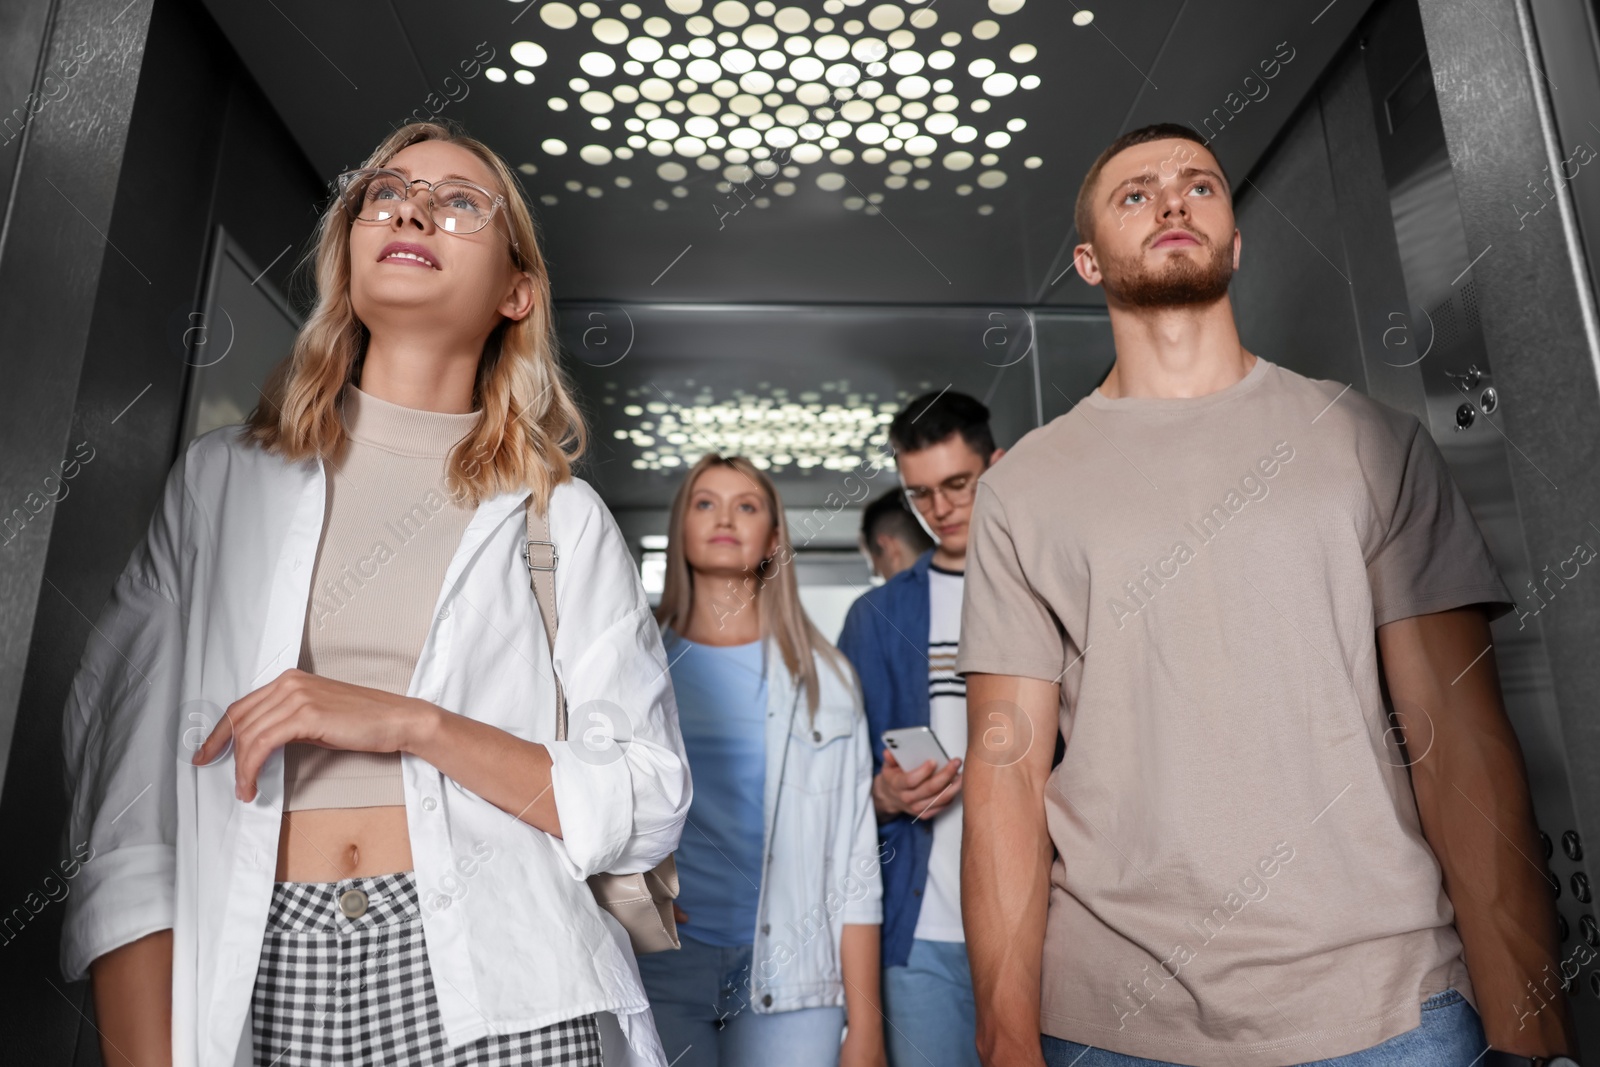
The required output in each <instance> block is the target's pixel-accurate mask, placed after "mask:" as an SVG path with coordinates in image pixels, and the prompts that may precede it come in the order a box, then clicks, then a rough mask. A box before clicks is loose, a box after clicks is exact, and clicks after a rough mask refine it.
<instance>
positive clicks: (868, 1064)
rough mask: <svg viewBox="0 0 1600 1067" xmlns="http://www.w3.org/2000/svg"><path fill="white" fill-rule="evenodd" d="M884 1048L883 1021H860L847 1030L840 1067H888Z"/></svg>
mask: <svg viewBox="0 0 1600 1067" xmlns="http://www.w3.org/2000/svg"><path fill="white" fill-rule="evenodd" d="M888 1063H889V1060H888V1056H887V1054H886V1053H885V1052H884V1047H883V1020H882V1019H860V1020H856V1021H853V1022H851V1024H850V1025H849V1026H847V1027H846V1028H845V1032H844V1044H843V1045H841V1046H840V1048H839V1067H888Z"/></svg>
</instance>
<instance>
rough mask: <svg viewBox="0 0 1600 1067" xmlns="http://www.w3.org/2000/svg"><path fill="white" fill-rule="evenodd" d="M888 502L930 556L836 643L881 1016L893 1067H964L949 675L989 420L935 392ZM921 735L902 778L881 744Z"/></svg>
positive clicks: (968, 1035) (970, 1036) (888, 585)
mask: <svg viewBox="0 0 1600 1067" xmlns="http://www.w3.org/2000/svg"><path fill="white" fill-rule="evenodd" d="M889 443H890V445H891V447H893V449H894V451H895V463H896V465H897V466H898V467H899V471H900V482H901V485H902V491H903V492H904V494H905V497H906V502H907V504H908V505H909V506H910V508H911V510H912V513H913V514H915V515H916V517H917V519H918V521H919V522H920V523H921V524H922V525H923V527H924V528H926V529H927V531H928V533H929V534H930V535H931V536H932V537H933V539H934V542H935V544H934V547H933V549H931V550H930V551H928V552H925V553H923V554H922V555H921V556H920V557H919V558H918V559H917V561H916V563H914V564H913V565H912V566H911V567H909V568H907V569H906V570H904V571H902V572H901V573H899V574H897V575H895V576H894V577H893V578H891V579H890V580H889V581H887V582H885V583H884V584H883V585H881V586H879V587H878V588H876V589H873V590H871V591H870V592H868V593H867V594H866V595H864V596H862V597H861V598H860V599H859V600H857V601H856V602H855V603H854V604H853V605H851V608H850V613H849V615H848V616H847V617H846V619H845V624H844V630H843V632H842V633H841V634H840V636H839V649H840V651H842V652H843V653H844V654H845V655H846V656H848V657H849V659H850V662H851V663H852V664H853V665H854V666H855V669H856V673H857V675H859V676H860V678H861V688H862V693H863V695H864V697H865V700H866V712H867V721H868V724H869V729H870V732H871V735H872V746H873V761H874V770H875V772H876V775H875V777H874V778H873V782H872V800H873V805H874V807H876V809H877V813H878V833H879V837H880V844H881V847H880V848H879V853H878V854H879V856H880V858H881V859H882V862H883V884H884V921H883V1007H884V1012H885V1014H886V1015H887V1017H888V1019H889V1023H890V1025H889V1027H888V1032H887V1035H886V1037H887V1042H888V1053H889V1062H890V1064H891V1065H893V1067H913V1065H917V1067H923V1065H926V1064H934V1065H936V1067H969V1065H970V1067H978V1053H977V1047H976V1037H975V1029H974V1027H975V1008H974V1003H973V997H972V979H971V974H970V971H969V970H968V967H967V951H966V943H965V936H964V934H963V931H962V925H961V781H962V779H961V758H960V754H961V753H963V752H965V751H966V748H967V718H966V715H967V710H966V700H967V692H966V683H965V682H964V681H963V680H962V679H961V678H960V676H958V675H957V674H956V673H955V661H956V650H957V644H958V641H959V639H960V631H961V591H962V579H963V572H964V570H965V568H966V558H967V523H968V520H969V518H970V516H971V514H972V500H973V495H974V493H975V492H976V491H977V485H978V476H979V475H980V474H982V473H983V472H984V471H985V470H987V469H988V468H989V467H990V465H992V464H993V463H994V462H995V461H996V460H998V459H999V458H1000V457H1001V456H1002V455H1003V454H1004V452H1005V450H1004V449H1000V448H996V447H995V444H994V435H993V433H991V432H990V429H989V409H988V408H986V407H984V405H983V404H982V403H981V402H979V401H978V400H975V399H974V398H972V397H970V396H967V395H965V394H963V393H956V392H951V391H950V390H948V389H947V390H944V391H941V392H939V393H929V394H927V395H925V396H920V397H918V398H916V399H915V400H912V401H910V402H909V403H907V404H906V406H905V408H904V409H903V410H902V411H901V412H900V414H899V415H897V416H896V417H895V419H894V421H893V422H892V423H891V424H890V425H889ZM914 726H927V727H931V728H932V730H933V733H934V736H935V737H936V738H937V739H938V741H939V744H940V746H941V747H942V748H943V749H944V751H945V753H946V754H948V755H949V756H951V757H953V758H951V759H948V760H946V761H945V762H944V763H943V765H942V766H939V765H937V764H936V763H935V761H933V760H928V761H926V762H924V763H922V764H921V765H920V766H915V767H902V766H901V765H900V764H899V763H898V762H897V761H896V760H895V757H894V754H893V753H892V752H887V751H886V750H885V747H884V742H883V733H884V731H885V730H892V729H900V728H904V727H914Z"/></svg>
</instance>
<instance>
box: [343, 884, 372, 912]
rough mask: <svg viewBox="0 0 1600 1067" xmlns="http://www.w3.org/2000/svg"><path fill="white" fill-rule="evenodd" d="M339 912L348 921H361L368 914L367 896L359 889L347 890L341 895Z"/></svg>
mask: <svg viewBox="0 0 1600 1067" xmlns="http://www.w3.org/2000/svg"><path fill="white" fill-rule="evenodd" d="M339 910H340V911H342V912H344V917H345V918H346V919H359V918H361V916H363V915H365V914H366V913H367V895H366V894H365V893H363V892H362V891H361V890H359V889H346V890H345V891H344V892H343V893H340V894H339Z"/></svg>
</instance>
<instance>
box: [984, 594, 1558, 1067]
mask: <svg viewBox="0 0 1600 1067" xmlns="http://www.w3.org/2000/svg"><path fill="white" fill-rule="evenodd" d="M1490 645H1491V638H1490V634H1489V621H1488V616H1487V615H1485V614H1484V611H1483V609H1482V608H1480V607H1467V608H1458V609H1455V610H1453V611H1441V612H1437V613H1434V614H1429V615H1418V616H1416V617H1414V618H1410V619H1401V620H1398V621H1396V622H1391V623H1388V624H1386V625H1384V626H1381V627H1379V629H1378V647H1379V650H1380V651H1381V653H1382V655H1383V669H1384V675H1385V678H1386V679H1387V681H1388V683H1389V693H1390V696H1391V697H1392V699H1393V702H1394V707H1395V714H1396V716H1397V717H1398V719H1399V721H1400V727H1401V729H1402V730H1403V731H1404V734H1405V737H1406V748H1407V754H1408V757H1409V759H1410V760H1411V761H1412V766H1411V784H1412V788H1413V789H1414V791H1415V792H1416V796H1417V810H1418V813H1419V815H1420V816H1421V819H1422V832H1423V834H1424V836H1426V837H1427V839H1428V844H1429V845H1430V846H1431V847H1432V849H1433V852H1434V855H1435V856H1437V857H1438V859H1439V865H1440V867H1441V868H1442V869H1443V873H1444V889H1445V893H1446V894H1447V895H1448V896H1449V897H1450V902H1451V904H1453V905H1454V906H1455V913H1456V931H1457V932H1458V933H1459V934H1460V935H1461V943H1462V946H1463V948H1464V956H1465V959H1466V963H1467V971H1468V973H1469V975H1470V976H1471V978H1472V988H1473V992H1474V995H1475V997H1476V999H1477V1002H1478V1010H1479V1012H1480V1014H1481V1015H1482V1018H1483V1030H1484V1034H1485V1036H1487V1037H1488V1039H1489V1044H1490V1045H1492V1046H1493V1047H1494V1048H1497V1049H1501V1050H1504V1051H1506V1052H1512V1053H1516V1054H1517V1055H1522V1056H1554V1055H1558V1054H1567V1055H1571V1054H1572V1053H1573V1052H1574V1051H1575V1050H1576V1048H1577V1041H1576V1039H1575V1037H1574V1031H1573V1026H1572V1019H1571V1017H1570V1016H1569V1014H1568V1011H1567V1004H1566V1000H1565V998H1564V997H1563V996H1561V995H1559V991H1560V984H1559V983H1560V978H1559V977H1558V976H1557V970H1558V967H1559V958H1560V946H1559V944H1558V940H1557V932H1556V911H1555V902H1554V900H1553V898H1552V895H1551V892H1550V886H1549V884H1548V883H1547V882H1546V881H1545V874H1544V868H1543V866H1542V860H1543V850H1542V849H1541V848H1540V845H1539V831H1538V826H1537V824H1536V823H1535V821H1534V816H1533V801H1532V798H1531V797H1530V795H1529V792H1528V775H1527V769H1526V767H1525V766H1524V764H1523V761H1522V748H1521V746H1520V745H1519V744H1518V743H1517V736H1516V734H1515V733H1514V732H1513V731H1512V728H1511V722H1510V720H1509V719H1507V718H1506V712H1505V706H1504V705H1503V704H1502V703H1501V697H1500V676H1499V672H1498V671H1497V670H1496V667H1495V660H1494V653H1493V651H1492V650H1490ZM1485 653H1486V654H1485ZM1480 656H1481V658H1479V657H1480ZM1469 664H1470V665H1471V666H1470V667H1469V666H1468V665H1469ZM969 788H970V787H969ZM969 803H970V801H969ZM1547 980H1548V981H1549V984H1548V985H1547V984H1544V983H1545V982H1546V981H1547ZM1529 982H1532V983H1533V985H1534V987H1535V988H1537V989H1541V990H1543V991H1544V993H1543V996H1544V1000H1540V999H1538V998H1535V997H1533V996H1532V995H1531V994H1530V993H1529V991H1528V985H1527V983H1529ZM1545 1001H1548V1004H1546V1003H1545Z"/></svg>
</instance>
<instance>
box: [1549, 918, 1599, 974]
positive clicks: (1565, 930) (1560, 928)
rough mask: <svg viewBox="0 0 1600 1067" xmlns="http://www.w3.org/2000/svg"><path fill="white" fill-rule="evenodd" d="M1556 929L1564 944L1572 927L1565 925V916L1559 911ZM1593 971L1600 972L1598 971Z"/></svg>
mask: <svg viewBox="0 0 1600 1067" xmlns="http://www.w3.org/2000/svg"><path fill="white" fill-rule="evenodd" d="M1556 930H1557V932H1558V933H1559V934H1560V935H1561V943H1562V944H1563V945H1564V944H1566V943H1567V938H1568V937H1569V936H1570V935H1571V934H1572V928H1571V927H1569V926H1568V925H1567V917H1566V916H1565V915H1563V914H1561V913H1560V912H1559V911H1558V912H1556ZM1595 973H1596V974H1600V971H1596V972H1595Z"/></svg>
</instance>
